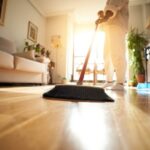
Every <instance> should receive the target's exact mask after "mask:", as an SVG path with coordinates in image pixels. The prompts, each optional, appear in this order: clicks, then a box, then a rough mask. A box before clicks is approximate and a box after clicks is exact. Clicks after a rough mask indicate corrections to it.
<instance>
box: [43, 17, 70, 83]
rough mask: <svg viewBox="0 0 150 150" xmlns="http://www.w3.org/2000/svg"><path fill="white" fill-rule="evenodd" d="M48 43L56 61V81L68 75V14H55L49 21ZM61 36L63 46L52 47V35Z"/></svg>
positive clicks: (54, 78) (52, 56) (54, 76)
mask: <svg viewBox="0 0 150 150" xmlns="http://www.w3.org/2000/svg"><path fill="white" fill-rule="evenodd" d="M47 22H48V23H47V35H46V36H47V44H48V46H49V47H50V51H51V59H52V60H53V61H54V62H55V63H56V64H55V69H54V75H53V81H54V82H60V80H61V79H62V78H63V77H65V76H66V48H67V16H66V15H62V16H55V17H50V18H48V21H47ZM56 35H58V36H60V40H61V47H59V48H53V47H51V38H52V36H56Z"/></svg>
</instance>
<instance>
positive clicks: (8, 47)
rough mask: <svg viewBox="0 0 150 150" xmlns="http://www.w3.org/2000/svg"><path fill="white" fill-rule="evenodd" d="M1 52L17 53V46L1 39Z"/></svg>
mask: <svg viewBox="0 0 150 150" xmlns="http://www.w3.org/2000/svg"><path fill="white" fill-rule="evenodd" d="M0 50H1V51H4V52H8V53H16V46H15V44H14V43H13V42H12V41H10V40H8V39H5V38H3V37H0Z"/></svg>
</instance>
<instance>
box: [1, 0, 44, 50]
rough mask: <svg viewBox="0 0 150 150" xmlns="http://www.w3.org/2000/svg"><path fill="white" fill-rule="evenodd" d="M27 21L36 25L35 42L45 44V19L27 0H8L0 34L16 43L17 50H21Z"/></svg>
mask: <svg viewBox="0 0 150 150" xmlns="http://www.w3.org/2000/svg"><path fill="white" fill-rule="evenodd" d="M28 21H31V22H33V23H34V24H35V25H36V26H37V27H38V39H37V42H39V43H41V44H42V45H45V44H46V40H45V39H46V36H45V32H46V19H45V18H44V17H43V16H41V15H40V14H39V13H38V11H37V10H36V9H35V8H34V7H33V6H32V5H31V4H30V2H29V1H28V0H8V1H7V8H6V16H5V23H4V26H0V36H3V37H5V38H8V39H10V40H12V41H14V42H15V43H16V46H17V50H18V51H22V50H23V47H24V42H25V39H27V31H28Z"/></svg>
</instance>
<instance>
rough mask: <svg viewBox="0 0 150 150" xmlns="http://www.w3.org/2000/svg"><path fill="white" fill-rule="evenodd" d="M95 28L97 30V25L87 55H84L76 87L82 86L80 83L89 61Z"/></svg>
mask: <svg viewBox="0 0 150 150" xmlns="http://www.w3.org/2000/svg"><path fill="white" fill-rule="evenodd" d="M97 28H98V24H96V28H95V32H94V35H93V38H92V41H91V44H90V47H89V50H88V52H87V55H86V58H85V61H84V65H83V67H82V70H81V74H80V77H79V80H78V82H77V85H82V82H83V79H84V75H85V71H86V68H87V64H88V61H89V57H90V54H91V48H92V44H93V41H94V38H95V34H96V31H97Z"/></svg>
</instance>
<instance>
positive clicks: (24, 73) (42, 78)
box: [0, 37, 49, 84]
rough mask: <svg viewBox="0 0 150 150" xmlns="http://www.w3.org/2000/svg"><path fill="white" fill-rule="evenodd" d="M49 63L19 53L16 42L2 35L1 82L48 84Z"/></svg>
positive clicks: (0, 55)
mask: <svg viewBox="0 0 150 150" xmlns="http://www.w3.org/2000/svg"><path fill="white" fill-rule="evenodd" d="M48 63H49V61H46V62H38V61H36V60H32V59H31V57H29V58H27V57H23V56H20V55H18V53H17V52H16V46H15V44H14V43H13V42H12V41H10V40H8V39H6V38H3V37H0V83H39V84H48V81H49V74H48Z"/></svg>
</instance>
